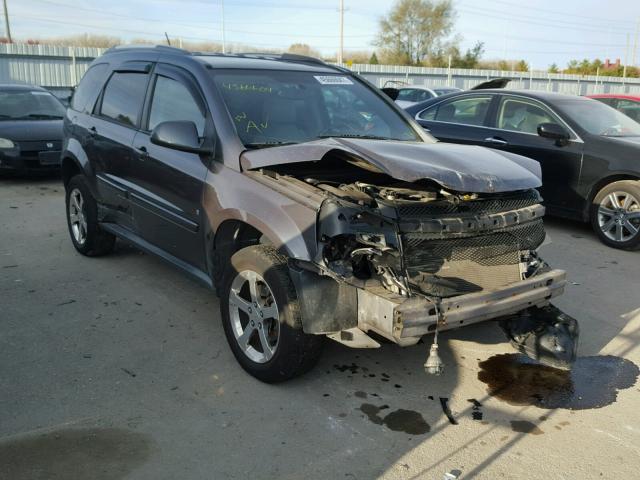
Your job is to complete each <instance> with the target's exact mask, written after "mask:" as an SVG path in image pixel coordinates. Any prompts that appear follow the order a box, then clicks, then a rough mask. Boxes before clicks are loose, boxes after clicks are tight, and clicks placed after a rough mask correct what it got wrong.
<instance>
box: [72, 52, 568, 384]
mask: <svg viewBox="0 0 640 480" xmlns="http://www.w3.org/2000/svg"><path fill="white" fill-rule="evenodd" d="M62 158H63V161H62V171H63V178H64V185H65V188H66V212H67V220H68V227H69V232H70V236H71V241H72V242H73V245H74V246H75V248H76V249H77V250H78V251H79V252H80V253H82V254H84V255H88V256H96V255H103V254H106V253H109V252H110V251H111V250H112V249H113V247H114V243H115V239H116V237H118V238H120V239H122V240H124V241H127V242H129V243H132V244H134V245H135V246H137V247H139V248H140V249H142V250H145V251H147V252H150V253H153V254H156V255H158V256H160V257H162V258H163V259H165V260H167V261H168V262H170V263H172V264H173V265H175V266H177V267H180V268H181V269H183V270H185V271H186V272H188V273H191V274H192V275H194V276H195V277H196V278H198V279H200V280H201V281H203V282H204V283H206V284H207V285H209V286H210V287H211V288H213V289H215V291H216V292H217V294H218V295H219V297H220V307H221V312H222V321H223V324H224V331H225V333H226V336H227V340H228V342H229V345H230V346H231V349H232V351H233V353H234V355H235V357H236V358H237V360H238V361H239V363H240V364H241V365H242V367H243V368H244V369H245V370H246V371H248V372H249V373H250V374H252V375H254V376H255V377H257V378H259V379H260V380H263V381H266V382H276V381H282V380H286V379H288V378H291V377H294V376H296V375H299V374H301V373H303V372H305V371H306V370H308V369H309V368H310V367H312V366H313V364H314V363H315V361H316V360H317V359H318V357H319V355H320V351H321V347H322V344H323V340H324V337H329V338H331V339H333V340H335V341H338V342H341V343H343V344H345V345H348V346H350V347H360V348H373V347H378V346H380V342H381V341H382V340H385V341H391V342H395V343H397V344H399V345H402V346H407V345H414V344H416V343H417V342H418V341H419V340H420V338H421V337H422V336H424V335H426V334H429V333H434V334H437V332H438V331H442V330H446V329H451V328H456V327H462V326H465V325H469V324H473V323H476V322H482V321H486V320H492V319H498V320H500V324H501V325H502V327H503V328H504V330H505V332H506V334H507V337H508V339H509V340H510V341H511V342H512V343H513V344H514V345H515V346H516V348H518V349H519V350H520V351H523V352H525V353H527V354H528V355H530V356H532V357H534V358H536V359H538V360H540V361H542V362H544V363H547V364H550V365H554V366H558V367H568V366H569V365H570V364H571V362H572V361H573V359H574V358H575V349H576V339H577V325H576V323H575V321H574V320H573V319H571V318H569V317H567V316H566V315H564V314H562V313H561V312H559V311H558V310H557V309H555V308H554V307H552V306H551V305H550V301H551V299H552V298H553V297H555V296H557V295H559V294H561V293H562V291H563V288H564V285H565V273H564V272H563V271H560V270H554V269H552V268H550V267H549V266H548V265H547V264H546V263H545V262H544V261H543V260H542V259H541V258H540V257H539V256H538V255H537V253H536V249H537V247H538V246H539V245H540V244H541V243H542V242H543V240H544V238H545V232H544V227H543V223H542V217H543V215H544V207H543V206H542V205H541V198H540V196H539V194H538V192H537V191H536V188H537V187H539V186H540V168H539V165H538V164H537V163H536V162H534V161H532V160H529V159H527V158H524V157H521V156H517V155H514V154H510V153H507V152H499V151H496V150H489V149H486V148H481V147H476V146H465V145H452V144H445V143H439V142H437V141H435V140H434V139H433V138H432V137H430V136H429V135H428V134H426V133H425V132H424V131H423V130H422V129H421V128H420V127H419V126H418V125H417V124H416V123H415V122H414V121H413V120H411V119H409V118H408V117H407V116H406V115H405V114H404V113H403V112H402V111H401V110H400V109H399V108H397V107H396V106H395V105H394V103H393V101H392V100H391V99H390V98H388V97H386V96H385V94H384V93H382V92H381V91H380V90H378V89H376V88H375V87H373V86H372V85H370V84H369V83H367V82H366V81H365V80H363V79H362V78H360V77H359V76H357V75H355V74H353V73H351V72H349V71H348V70H345V69H341V68H337V67H333V66H329V65H327V64H324V63H323V62H321V61H318V60H315V59H311V58H306V57H300V56H295V55H286V54H285V55H207V54H199V53H189V52H186V51H183V50H178V49H174V48H170V47H151V48H141V47H123V48H115V49H111V50H110V51H108V52H107V53H106V54H105V55H104V56H102V57H100V58H98V59H97V60H95V61H94V62H93V64H92V65H91V67H90V68H89V70H88V71H87V73H86V74H85V76H84V78H83V80H82V82H81V83H80V85H79V87H78V89H77V91H76V92H75V95H74V98H73V100H72V102H71V106H70V108H69V110H68V111H67V114H66V118H65V139H64V144H63V156H62ZM436 338H437V335H436ZM426 367H427V369H428V370H429V371H432V372H435V373H438V372H439V371H440V370H441V367H442V365H441V363H440V362H439V357H438V355H437V343H434V344H433V346H432V348H431V355H430V357H429V359H428V361H427V363H426Z"/></svg>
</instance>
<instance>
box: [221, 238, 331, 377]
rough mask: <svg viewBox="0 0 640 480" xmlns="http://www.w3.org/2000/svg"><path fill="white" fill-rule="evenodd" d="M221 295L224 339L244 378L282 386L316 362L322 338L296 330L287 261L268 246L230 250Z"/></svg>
mask: <svg viewBox="0 0 640 480" xmlns="http://www.w3.org/2000/svg"><path fill="white" fill-rule="evenodd" d="M221 293H222V295H221V296H220V309H221V313H222V322H223V326H224V331H225V335H226V337H227V341H228V342H229V346H230V347H231V351H232V352H233V354H234V356H235V357H236V359H237V360H238V363H240V365H241V366H242V368H244V369H245V370H246V371H247V372H248V373H249V374H250V375H253V376H254V377H256V378H257V379H258V380H261V381H263V382H266V383H275V382H282V381H284V380H288V379H290V378H293V377H296V376H298V375H302V374H303V373H305V372H307V371H308V370H309V369H311V368H312V367H313V366H314V365H315V364H316V362H317V361H318V358H319V357H320V354H321V351H322V345H323V340H324V337H322V336H317V335H308V334H306V333H304V332H303V331H302V320H301V317H300V305H299V300H298V296H297V293H296V290H295V287H294V285H293V282H292V280H291V278H290V276H289V269H288V267H287V259H286V257H283V256H282V255H279V254H278V253H277V252H276V250H275V249H274V248H273V247H270V246H267V245H254V246H250V247H246V248H243V249H242V250H239V251H238V252H236V253H235V254H234V255H233V256H232V257H231V262H230V264H229V266H228V268H227V270H226V271H225V273H224V278H223V282H222V292H221Z"/></svg>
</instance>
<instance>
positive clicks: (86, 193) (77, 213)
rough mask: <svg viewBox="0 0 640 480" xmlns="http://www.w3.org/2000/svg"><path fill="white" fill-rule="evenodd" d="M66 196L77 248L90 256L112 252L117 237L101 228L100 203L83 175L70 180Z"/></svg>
mask: <svg viewBox="0 0 640 480" xmlns="http://www.w3.org/2000/svg"><path fill="white" fill-rule="evenodd" d="M65 197H66V207H67V226H68V227H69V235H71V242H72V243H73V246H74V247H75V249H76V250H77V251H78V252H80V253H81V254H82V255H86V256H89V257H97V256H100V255H106V254H108V253H110V252H111V251H112V250H113V246H114V245H115V241H116V237H115V236H114V235H112V234H110V233H107V232H105V231H103V230H101V229H100V225H99V224H98V205H97V203H96V200H95V198H93V195H91V191H90V190H89V186H88V185H87V180H86V178H85V177H84V176H83V175H76V176H75V177H73V178H71V180H69V183H68V184H67V187H66V195H65Z"/></svg>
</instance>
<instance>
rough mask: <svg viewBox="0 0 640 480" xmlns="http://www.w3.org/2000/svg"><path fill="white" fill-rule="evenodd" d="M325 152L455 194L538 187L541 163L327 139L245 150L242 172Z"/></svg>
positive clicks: (472, 150) (498, 154)
mask: <svg viewBox="0 0 640 480" xmlns="http://www.w3.org/2000/svg"><path fill="white" fill-rule="evenodd" d="M330 152H335V153H341V152H342V153H344V154H347V155H348V156H351V157H356V158H358V159H360V160H363V161H365V162H366V163H368V164H369V165H371V166H372V167H374V168H375V169H376V170H378V171H380V172H382V173H386V174H387V175H389V176H391V177H393V178H395V179H398V180H402V181H406V182H415V181H416V180H423V179H429V180H433V181H435V182H437V183H439V184H440V185H442V186H443V187H445V188H448V189H451V190H455V191H459V192H475V193H495V192H510V191H514V190H526V189H529V188H536V187H539V186H540V185H541V184H542V182H541V178H542V175H541V172H540V164H539V163H538V162H536V161H534V160H531V159H529V158H526V157H522V156H520V155H515V154H512V153H509V152H502V151H499V150H493V149H490V148H485V147H478V146H473V145H457V144H452V143H441V142H437V143H421V142H400V141H392V140H365V139H345V138H328V139H322V140H316V141H312V142H305V143H299V144H296V145H286V146H281V147H271V148H264V149H260V150H248V151H246V152H244V153H243V154H242V155H241V157H240V164H241V167H242V169H243V170H254V169H259V168H265V167H269V166H275V165H284V164H288V163H300V162H312V161H313V162H315V161H322V159H323V158H324V157H325V155H327V154H328V153H330Z"/></svg>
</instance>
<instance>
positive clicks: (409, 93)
mask: <svg viewBox="0 0 640 480" xmlns="http://www.w3.org/2000/svg"><path fill="white" fill-rule="evenodd" d="M413 92H415V90H414V89H412V88H403V89H401V90H400V92H399V93H398V98H397V99H396V100H405V101H407V102H412V101H413Z"/></svg>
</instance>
